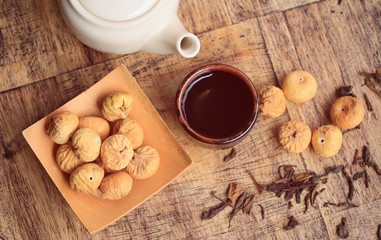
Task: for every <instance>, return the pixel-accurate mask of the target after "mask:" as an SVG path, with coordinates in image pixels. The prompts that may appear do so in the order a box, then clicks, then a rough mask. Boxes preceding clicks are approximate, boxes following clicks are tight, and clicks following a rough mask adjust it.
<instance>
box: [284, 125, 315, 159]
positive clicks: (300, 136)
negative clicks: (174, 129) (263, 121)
mask: <svg viewBox="0 0 381 240" xmlns="http://www.w3.org/2000/svg"><path fill="white" fill-rule="evenodd" d="M278 137H279V142H280V144H281V145H282V146H283V148H284V149H286V150H287V151H288V152H291V153H300V152H303V151H304V150H305V149H306V148H307V147H308V145H309V144H310V140H311V129H310V127H308V125H307V124H305V123H304V122H302V121H298V120H291V121H288V122H286V123H284V124H283V125H282V126H281V127H280V129H279V134H278Z"/></svg>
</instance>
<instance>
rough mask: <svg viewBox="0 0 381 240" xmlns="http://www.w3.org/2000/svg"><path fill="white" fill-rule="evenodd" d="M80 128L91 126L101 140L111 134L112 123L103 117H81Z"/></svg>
mask: <svg viewBox="0 0 381 240" xmlns="http://www.w3.org/2000/svg"><path fill="white" fill-rule="evenodd" d="M78 128H91V129H93V130H94V131H96V132H97V133H98V134H99V136H100V137H101V140H102V141H103V140H105V139H106V138H107V137H108V135H109V134H110V124H109V123H108V122H107V121H106V120H105V119H103V118H100V117H95V116H87V117H82V118H80V119H79V125H78Z"/></svg>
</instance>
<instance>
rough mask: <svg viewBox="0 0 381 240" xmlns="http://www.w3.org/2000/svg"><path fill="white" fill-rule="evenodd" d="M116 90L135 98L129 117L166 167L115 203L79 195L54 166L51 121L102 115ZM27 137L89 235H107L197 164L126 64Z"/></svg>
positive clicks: (32, 128)
mask: <svg viewBox="0 0 381 240" xmlns="http://www.w3.org/2000/svg"><path fill="white" fill-rule="evenodd" d="M116 91H122V92H127V93H129V94H131V95H132V96H133V105H132V109H131V112H130V115H129V116H131V117H132V118H134V119H135V120H136V121H137V122H138V123H140V125H141V126H142V127H143V130H144V142H143V146H144V145H150V146H152V147H154V148H156V149H157V151H158V152H159V155H160V160H161V162H160V167H159V170H158V172H157V173H156V174H155V175H154V176H153V177H151V178H149V179H146V180H140V181H139V180H134V182H133V186H132V190H131V192H130V194H129V195H128V196H127V197H125V198H123V199H121V200H114V201H111V200H102V199H98V198H95V197H92V196H87V195H84V194H80V193H77V192H75V191H73V190H72V189H71V188H70V186H69V181H68V178H69V176H68V174H65V173H64V172H62V171H61V170H60V169H59V167H58V165H57V163H56V161H55V150H56V149H57V145H56V144H55V143H53V142H52V141H51V140H50V138H49V136H48V134H47V132H46V130H47V126H48V125H49V121H50V118H51V116H53V115H54V114H57V113H59V112H62V111H71V112H74V113H76V114H77V115H78V116H79V117H82V116H88V115H95V116H101V112H100V110H99V106H100V105H101V102H102V100H103V98H104V97H105V96H106V95H107V94H109V93H111V92H116ZM23 135H24V137H25V139H26V140H27V142H28V143H29V145H30V147H31V148H32V149H33V151H34V153H35V154H36V156H37V157H38V159H39V160H40V162H41V164H42V165H43V166H44V168H45V169H46V171H47V172H48V174H49V176H50V177H51V179H52V180H53V182H54V183H55V184H56V186H57V188H58V189H59V191H60V192H61V193H62V195H63V197H64V198H65V199H66V201H67V202H68V204H69V205H70V207H71V208H72V209H73V211H74V212H75V214H76V215H77V216H78V218H79V219H80V220H81V221H82V223H83V224H84V226H85V227H86V228H87V229H88V231H89V232H90V233H94V232H97V231H99V230H102V229H103V228H105V227H107V226H108V225H110V224H112V223H113V222H115V221H117V220H118V219H119V218H121V217H123V216H124V215H125V214H127V213H128V212H130V211H132V210H133V209H134V208H136V207H137V206H139V205H140V204H141V203H143V202H144V201H145V200H147V199H148V198H150V197H151V196H152V195H154V194H155V193H157V192H158V191H160V190H161V189H163V188H164V187H165V186H167V185H168V184H169V183H170V182H171V181H173V180H174V179H175V178H176V177H177V176H179V175H180V174H181V173H182V172H183V171H184V170H185V169H186V168H187V167H189V165H190V164H191V163H192V160H191V159H190V157H189V156H188V155H187V154H186V152H185V151H184V150H183V148H182V147H181V146H180V144H179V143H178V142H177V141H176V139H175V138H174V136H173V135H172V134H171V132H170V130H169V129H168V127H167V126H166V124H165V123H164V121H163V120H162V119H161V117H160V115H159V114H158V113H157V111H156V110H155V108H154V107H153V106H152V104H151V102H150V101H149V99H148V98H147V97H146V95H145V94H144V92H143V91H142V89H141V88H140V86H139V85H138V83H137V82H136V80H135V79H134V78H133V77H132V76H131V74H130V73H129V72H128V70H127V69H126V67H125V66H123V65H122V66H120V67H118V68H116V69H115V70H113V71H112V72H111V73H109V74H108V75H107V76H106V77H104V78H103V79H102V80H100V81H98V82H97V83H96V84H94V85H93V86H92V87H90V88H89V89H88V90H86V91H85V92H83V93H81V94H80V95H78V96H77V97H75V98H74V99H72V100H71V101H69V102H67V103H66V104H65V105H63V106H62V107H60V108H58V109H57V110H55V111H54V112H52V113H50V114H49V115H48V116H46V117H44V118H43V119H41V120H39V121H38V122H36V123H35V124H33V125H32V126H30V127H28V128H27V129H25V130H24V131H23ZM142 217H144V216H142Z"/></svg>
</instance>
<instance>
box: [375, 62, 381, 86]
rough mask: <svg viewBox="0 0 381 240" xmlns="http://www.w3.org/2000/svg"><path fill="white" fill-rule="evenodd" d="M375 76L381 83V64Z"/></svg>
mask: <svg viewBox="0 0 381 240" xmlns="http://www.w3.org/2000/svg"><path fill="white" fill-rule="evenodd" d="M374 78H375V79H376V81H377V82H379V83H381V66H378V67H376V72H375V73H374Z"/></svg>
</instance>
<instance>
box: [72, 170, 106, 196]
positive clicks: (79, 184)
mask: <svg viewBox="0 0 381 240" xmlns="http://www.w3.org/2000/svg"><path fill="white" fill-rule="evenodd" d="M103 177H104V170H103V168H102V167H100V166H99V165H98V164H96V163H85V164H83V165H81V166H79V167H77V168H76V169H75V170H74V171H73V172H72V173H71V174H70V180H69V182H70V187H71V188H72V189H74V190H75V191H77V192H80V193H85V194H91V195H97V189H98V187H99V185H100V184H101V181H102V179H103Z"/></svg>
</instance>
